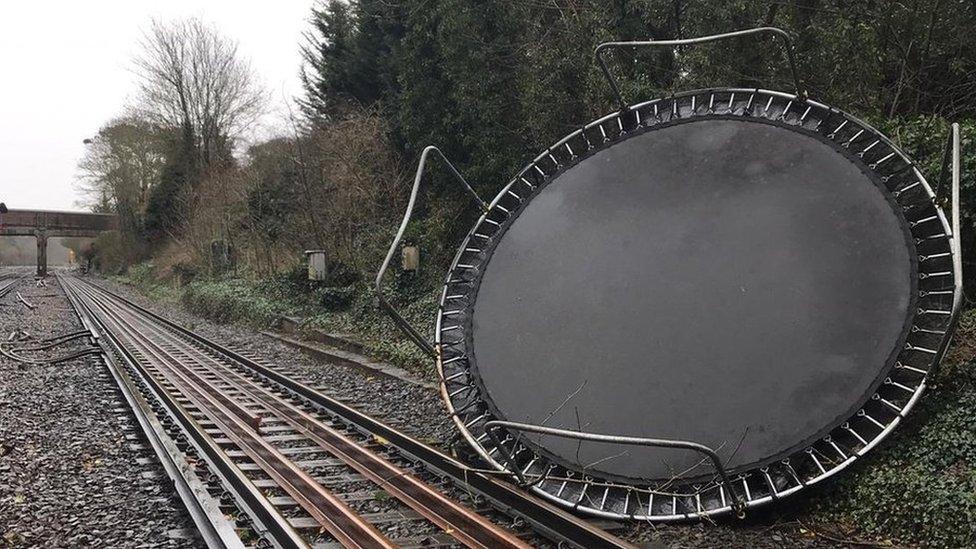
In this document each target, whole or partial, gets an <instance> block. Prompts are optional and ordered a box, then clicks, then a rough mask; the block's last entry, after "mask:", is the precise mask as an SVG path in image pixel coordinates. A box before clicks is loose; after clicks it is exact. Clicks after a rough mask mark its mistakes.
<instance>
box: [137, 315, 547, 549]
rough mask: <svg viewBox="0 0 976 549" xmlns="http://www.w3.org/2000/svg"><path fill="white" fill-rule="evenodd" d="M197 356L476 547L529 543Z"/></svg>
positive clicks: (141, 330)
mask: <svg viewBox="0 0 976 549" xmlns="http://www.w3.org/2000/svg"><path fill="white" fill-rule="evenodd" d="M126 320H127V322H128V323H129V325H130V326H132V327H133V329H134V330H137V332H138V334H139V335H144V336H145V337H146V339H147V340H149V339H153V340H154V341H153V345H154V346H158V347H161V346H162V341H163V340H165V341H167V343H168V344H170V345H173V346H174V347H175V346H179V345H181V344H182V345H186V342H185V340H181V339H177V338H176V337H175V336H173V335H172V334H170V333H168V332H167V331H166V330H163V329H160V328H159V327H158V324H153V323H151V322H148V321H147V320H146V319H145V318H141V317H139V316H137V315H134V314H127V315H126ZM150 333H151V336H150ZM200 359H201V360H202V359H207V362H209V364H205V363H203V362H202V361H201V360H197V359H195V358H193V359H192V360H194V362H196V363H197V364H198V365H200V366H201V367H202V368H204V369H205V370H206V372H205V373H204V374H202V375H206V376H207V377H208V378H209V377H211V376H213V377H214V378H215V379H219V380H222V381H224V382H225V383H227V384H228V385H230V386H232V387H233V388H234V389H235V390H238V391H240V392H241V393H242V394H243V395H244V396H246V397H248V398H250V399H251V400H254V401H255V402H259V403H260V404H262V405H263V406H264V407H265V408H266V409H268V410H269V411H273V412H274V413H276V414H277V415H278V417H279V418H281V419H282V420H284V422H286V423H288V424H289V425H291V426H292V428H294V429H295V430H296V431H298V432H300V433H302V434H303V435H304V436H306V437H308V438H309V439H310V440H312V441H314V442H315V443H316V444H318V445H319V446H320V447H322V448H323V449H325V450H326V451H328V452H329V453H330V454H332V455H334V456H336V457H338V458H339V459H340V460H342V461H343V462H344V463H346V464H347V465H349V466H350V467H352V468H353V469H355V470H356V471H358V472H359V473H361V474H362V475H363V476H365V477H366V478H368V479H370V480H371V481H373V482H374V483H376V484H378V485H379V486H381V487H382V488H383V489H384V490H386V491H387V492H389V493H391V494H392V495H393V496H394V497H396V498H397V499H399V500H400V501H402V502H404V503H405V504H407V505H408V506H409V507H411V508H412V509H414V510H415V511H417V512H418V513H420V514H421V515H422V516H424V517H425V518H426V519H428V520H430V521H431V522H433V523H434V524H436V525H437V526H439V527H440V528H441V529H443V530H444V531H445V532H448V533H449V534H450V535H451V536H453V537H454V538H456V539H457V540H458V541H460V542H462V543H463V544H465V545H466V546H468V547H481V548H496V547H499V548H500V547H517V548H522V549H525V548H527V547H529V546H528V545H527V544H525V543H524V542H522V541H521V540H520V539H519V538H518V537H517V536H515V535H514V534H512V533H511V532H508V531H506V530H504V529H502V528H500V527H498V526H497V525H495V524H493V523H492V522H490V521H488V520H487V519H485V518H484V517H482V516H481V515H479V514H477V513H475V512H473V511H471V510H469V509H467V508H465V507H463V506H461V505H459V504H458V503H456V502H454V501H453V500H451V499H449V498H448V497H446V496H444V495H443V494H441V493H440V492H438V491H437V490H435V489H434V488H432V487H431V486H430V485H428V484H427V483H425V482H423V481H421V480H419V479H417V478H416V477H415V476H413V475H410V474H409V473H407V472H405V471H403V470H402V469H400V468H398V467H396V466H394V465H393V464H391V463H390V462H389V461H387V460H385V459H383V458H381V457H380V456H378V455H376V454H375V453H373V452H371V451H369V450H368V449H366V448H363V447H362V446H360V445H358V444H356V443H355V442H354V441H352V440H351V439H349V438H348V437H346V436H344V435H342V434H341V433H339V432H338V431H336V430H334V429H332V428H330V427H328V426H326V425H324V424H323V423H322V422H321V421H320V420H318V419H316V418H315V417H313V416H311V415H310V414H308V413H306V412H304V411H302V410H300V409H299V408H298V407H296V406H294V405H292V404H290V403H288V402H286V401H284V400H282V399H281V398H280V397H278V396H275V395H273V394H271V393H270V392H269V391H268V390H267V389H265V388H264V387H261V386H260V385H258V384H257V383H255V382H254V381H252V380H250V379H247V378H245V377H244V376H242V375H241V374H239V373H237V372H234V371H230V370H228V368H227V366H226V365H225V364H221V363H220V362H218V361H217V360H216V359H215V358H213V357H211V356H205V355H201V357H200ZM188 375H192V376H193V377H194V378H195V380H194V383H195V384H197V385H198V386H199V387H203V386H207V387H210V389H209V391H208V392H211V393H212V394H214V397H215V398H218V399H219V398H221V396H222V395H220V394H219V393H220V391H219V390H218V389H216V388H213V385H212V383H210V382H209V381H207V380H205V379H203V377H201V376H200V375H197V374H188Z"/></svg>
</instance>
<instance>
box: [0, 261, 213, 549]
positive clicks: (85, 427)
mask: <svg viewBox="0 0 976 549" xmlns="http://www.w3.org/2000/svg"><path fill="white" fill-rule="evenodd" d="M8 272H9V270H8ZM22 273H23V274H28V273H29V271H26V270H24V271H22ZM17 292H20V293H21V295H23V297H24V298H25V299H26V300H27V301H28V302H30V303H32V304H35V305H37V307H36V308H35V309H33V310H29V309H27V307H25V306H24V305H23V304H22V303H20V301H19V300H18V299H17V296H16V293H17ZM81 329H82V327H81V324H80V323H79V322H78V319H77V317H76V316H74V314H73V313H72V310H71V308H70V304H69V302H68V301H67V299H66V298H65V296H64V293H63V292H62V290H61V288H60V286H59V285H58V284H57V282H56V281H55V280H54V279H53V278H48V279H47V284H46V286H43V287H38V286H36V285H35V282H34V280H33V278H32V277H28V278H25V279H23V280H21V281H20V282H19V283H18V286H17V287H16V288H15V289H14V291H12V292H11V293H9V294H7V295H6V296H5V297H4V298H2V299H0V341H3V342H7V341H8V337H9V335H10V334H11V333H13V332H16V331H24V332H27V333H29V334H30V335H31V338H30V339H25V340H24V341H23V342H22V343H21V344H20V346H29V345H36V344H37V342H38V340H40V339H44V338H49V337H53V336H57V335H60V334H65V333H69V332H76V331H78V330H81ZM85 345H87V341H86V340H85V339H81V340H76V341H74V342H72V343H71V344H66V345H64V346H61V347H58V348H55V349H53V350H52V351H51V352H49V353H45V354H41V355H38V356H49V357H53V356H57V355H62V354H64V353H66V352H69V351H74V350H81V349H83V348H84V347H85ZM130 436H134V437H135V440H141V431H140V430H139V427H138V423H137V422H136V420H135V418H134V417H133V416H132V414H131V412H130V411H129V408H128V406H127V404H126V403H125V400H124V398H123V397H122V395H121V393H120V392H119V390H118V389H117V387H116V385H115V382H114V380H113V379H112V377H111V375H110V374H109V372H108V369H107V368H106V366H105V365H104V364H103V363H102V362H101V360H100V359H97V358H95V357H91V356H89V357H82V358H79V359H74V360H71V361H68V362H63V363H61V364H54V365H36V364H22V363H19V362H16V361H13V360H10V359H8V358H6V357H3V356H0V446H2V448H0V547H8V546H9V547H140V546H145V547H149V546H151V547H177V548H184V547H200V546H202V544H201V542H200V541H199V540H198V539H197V538H196V537H195V536H190V537H177V538H172V537H169V536H168V535H167V532H170V531H190V532H195V527H194V526H193V523H192V521H191V520H190V519H189V516H188V515H187V514H186V511H185V510H184V508H183V504H182V503H181V502H180V501H179V499H178V498H177V497H176V495H175V493H174V492H173V491H172V489H171V488H169V483H168V479H167V477H166V475H165V472H164V471H163V469H162V467H161V466H160V465H159V462H158V461H157V460H156V458H155V455H154V454H153V453H152V451H151V450H149V449H148V448H144V449H143V450H140V451H137V450H134V449H132V447H131V444H130V441H129V440H127V439H128V437H130ZM146 473H151V474H153V475H156V478H155V480H154V481H153V482H150V483H148V484H146V483H144V482H143V481H141V476H142V475H143V474H146ZM159 494H163V495H164V496H165V497H163V498H162V499H154V498H157V497H158V495H159Z"/></svg>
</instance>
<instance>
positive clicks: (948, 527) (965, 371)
mask: <svg viewBox="0 0 976 549" xmlns="http://www.w3.org/2000/svg"><path fill="white" fill-rule="evenodd" d="M955 339H956V342H955V351H954V352H953V356H952V359H951V360H948V361H947V362H946V365H945V367H944V369H943V371H942V372H941V373H940V374H939V376H938V378H937V379H936V384H935V386H934V387H932V388H931V390H930V391H929V392H928V393H927V394H926V395H925V396H924V397H923V398H922V400H921V401H920V402H919V405H918V407H917V408H916V409H915V411H913V412H912V414H911V415H910V416H909V417H908V420H907V421H906V423H905V424H904V425H902V426H901V427H900V428H899V429H898V430H897V431H896V432H895V433H894V434H893V435H892V437H891V438H890V439H889V440H888V441H886V442H885V443H884V444H883V445H882V446H881V447H879V448H878V449H876V450H875V451H874V452H872V453H871V454H869V455H868V456H867V457H866V458H865V459H864V461H863V462H861V463H860V464H857V465H856V466H854V467H853V468H852V469H851V471H849V472H847V473H846V474H844V475H841V476H840V477H839V478H838V482H836V483H835V484H833V485H831V487H830V488H829V490H827V491H826V492H824V493H823V494H822V495H821V496H819V497H818V498H817V501H816V502H815V506H816V508H817V510H818V511H819V512H820V513H823V514H824V515H827V516H829V517H830V518H833V519H835V520H844V521H845V522H851V523H853V524H856V525H857V526H858V527H859V528H861V529H863V530H866V531H868V532H873V533H877V534H880V535H885V536H892V537H896V538H899V539H903V540H909V541H914V542H918V543H920V544H922V545H923V546H926V547H935V548H956V547H959V548H962V547H974V546H976V427H974V426H976V369H974V368H976V360H974V359H973V349H974V346H976V310H970V311H968V312H967V313H965V314H964V316H963V319H962V321H961V322H960V328H959V331H958V332H957V334H956V338H955Z"/></svg>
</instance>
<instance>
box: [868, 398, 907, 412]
mask: <svg viewBox="0 0 976 549" xmlns="http://www.w3.org/2000/svg"><path fill="white" fill-rule="evenodd" d="M874 396H875V398H877V399H878V400H879V401H881V403H882V404H884V405H885V406H887V407H889V408H891V409H892V410H894V411H895V413H897V414H898V415H901V411H902V409H901V408H899V407H898V406H895V404H894V403H892V402H891V401H890V400H888V399H886V398H884V397H883V396H881V395H877V394H876V395H874Z"/></svg>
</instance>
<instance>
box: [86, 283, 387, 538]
mask: <svg viewBox="0 0 976 549" xmlns="http://www.w3.org/2000/svg"><path fill="white" fill-rule="evenodd" d="M87 295H88V297H89V299H91V300H92V303H93V304H94V305H95V306H96V307H98V308H99V309H101V311H102V312H103V313H104V315H105V316H106V317H108V318H109V320H110V323H111V324H113V325H114V330H113V329H112V328H110V331H112V332H113V333H114V334H115V335H119V336H121V339H123V340H125V341H128V343H129V344H130V345H131V346H132V347H133V348H137V349H140V350H141V351H143V353H144V354H148V355H149V356H146V357H145V358H146V359H148V360H149V361H150V362H151V364H152V365H153V366H155V367H156V368H158V369H159V370H160V372H161V373H162V375H163V376H164V378H166V380H167V381H169V382H170V383H171V384H172V385H173V386H174V387H176V388H177V389H178V390H179V392H180V393H182V394H183V395H184V396H186V397H187V398H189V399H190V400H191V402H193V403H194V404H195V406H196V407H197V408H198V409H200V410H201V411H204V413H206V415H207V416H208V417H209V419H210V420H211V421H213V422H214V423H215V424H216V425H217V426H218V428H219V429H220V430H221V432H222V433H223V434H224V435H225V436H227V437H228V438H229V439H231V441H233V442H234V443H235V445H237V446H238V448H240V449H241V450H243V451H244V452H245V453H246V454H247V455H248V457H249V458H250V459H251V460H252V461H254V462H255V463H256V464H258V466H259V467H260V468H261V469H262V470H264V472H265V473H266V474H267V475H268V476H269V477H271V478H272V479H274V480H275V482H277V483H278V485H279V486H281V488H282V489H283V490H284V491H285V492H286V493H288V495H289V496H291V497H292V498H293V499H294V500H295V501H296V502H298V503H299V505H301V507H302V508H303V509H305V511H306V512H308V513H309V514H310V515H311V516H312V517H313V518H315V519H316V521H318V522H319V523H320V524H321V525H322V527H323V528H324V529H325V530H326V531H328V532H329V534H330V535H332V536H333V537H334V538H335V539H336V540H337V541H339V542H340V543H342V545H343V546H345V547H355V548H367V547H383V548H393V547H395V545H394V544H393V542H392V541H391V540H390V539H388V538H387V537H386V536H384V535H383V534H382V533H380V532H379V530H377V529H376V528H375V527H374V526H373V525H371V524H370V523H369V522H367V521H366V520H365V519H363V517H361V516H360V515H359V514H358V513H356V512H355V511H353V510H352V509H351V508H350V507H349V506H348V505H346V503H344V502H343V501H342V500H340V499H339V498H338V497H337V496H335V495H334V494H332V493H331V492H330V491H329V490H327V489H326V488H324V487H323V486H322V485H320V484H319V483H318V482H317V481H316V480H315V479H314V478H312V476H311V475H309V474H308V473H306V472H305V471H303V470H301V469H300V468H299V467H298V466H297V465H295V464H294V463H293V462H292V461H291V460H289V459H288V458H287V457H285V456H284V455H283V454H282V453H281V452H280V451H279V450H278V449H276V448H275V447H273V446H272V445H271V444H270V443H268V442H266V441H264V440H263V439H262V438H261V436H260V435H259V434H258V433H257V432H255V431H254V423H253V422H252V421H251V420H250V419H249V417H248V415H249V414H248V413H247V412H246V411H244V410H243V409H242V408H241V407H239V406H237V407H236V408H234V407H233V405H234V403H233V402H232V401H231V400H230V399H229V398H227V397H226V396H225V395H223V394H221V392H220V391H218V390H216V389H214V388H213V387H212V386H211V385H210V383H209V382H207V381H206V380H204V379H203V378H202V377H200V376H199V375H196V374H194V373H192V372H190V371H189V370H188V369H186V368H182V367H181V365H180V361H179V359H178V358H177V357H175V356H173V355H172V354H171V352H168V351H167V350H166V349H165V348H164V347H163V346H162V345H160V344H159V343H157V342H155V341H153V339H152V338H151V337H149V336H148V335H147V334H145V333H143V331H142V330H137V329H136V328H135V327H134V324H135V323H136V322H138V319H137V317H135V315H133V314H131V313H127V312H126V311H124V310H123V309H122V308H121V307H118V306H117V305H116V306H115V307H113V306H111V305H110V304H109V303H108V302H106V301H99V300H98V298H97V296H95V295H93V294H91V293H88V294H87Z"/></svg>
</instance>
